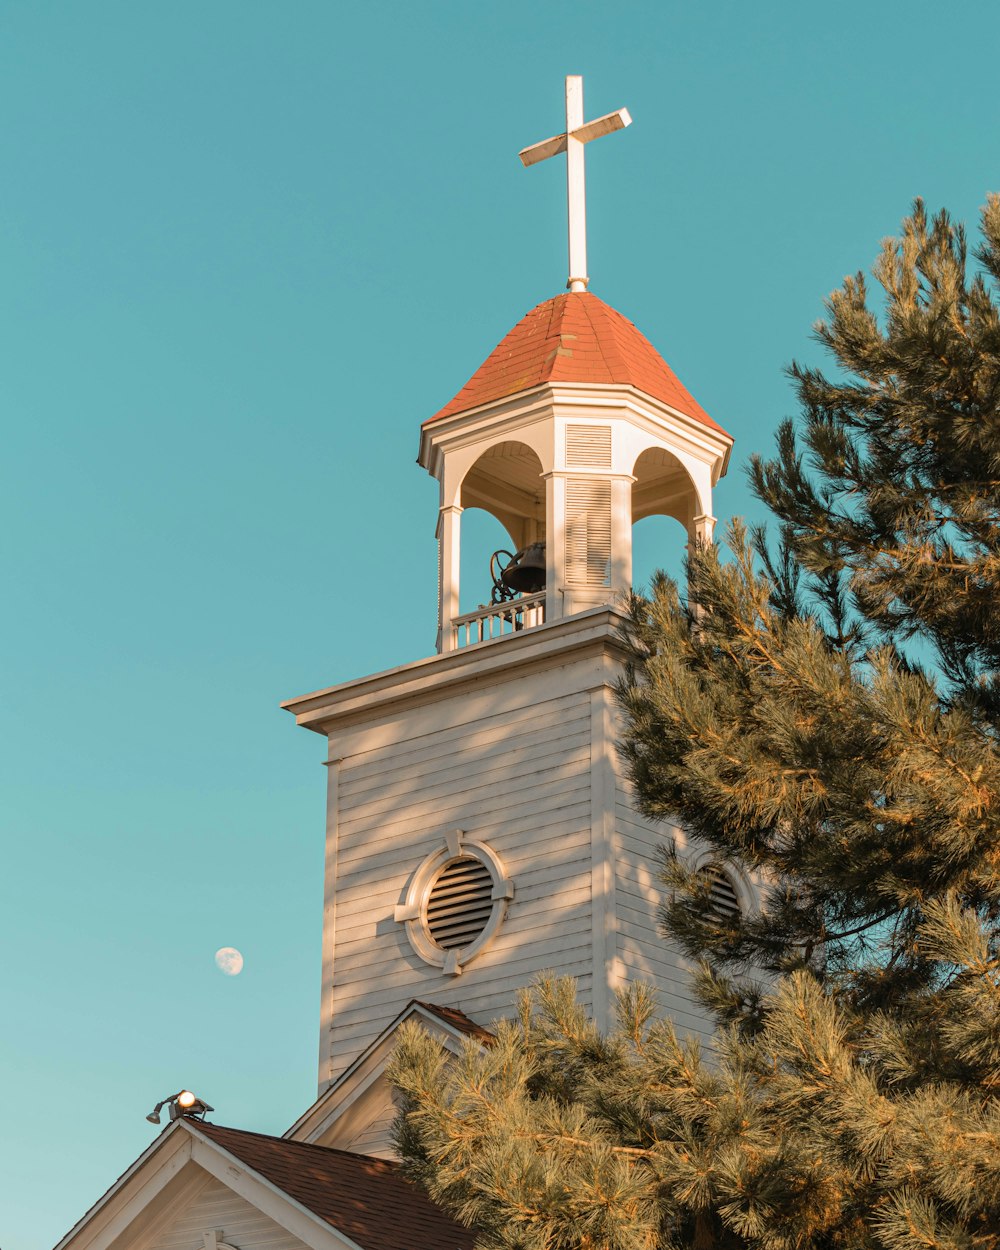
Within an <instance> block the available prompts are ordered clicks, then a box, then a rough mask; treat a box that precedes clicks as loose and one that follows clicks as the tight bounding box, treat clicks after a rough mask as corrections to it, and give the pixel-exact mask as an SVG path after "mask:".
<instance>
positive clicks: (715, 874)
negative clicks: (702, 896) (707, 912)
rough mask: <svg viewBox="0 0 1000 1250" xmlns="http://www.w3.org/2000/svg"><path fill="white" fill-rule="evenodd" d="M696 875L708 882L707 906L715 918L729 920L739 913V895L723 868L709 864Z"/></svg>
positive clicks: (740, 909)
mask: <svg viewBox="0 0 1000 1250" xmlns="http://www.w3.org/2000/svg"><path fill="white" fill-rule="evenodd" d="M698 875H699V876H700V877H702V878H704V879H706V880H707V881H708V882H709V906H710V908H711V910H712V915H713V916H714V917H715V918H716V920H731V919H732V918H733V917H735V916H738V915H739V914H740V912H741V911H742V910H743V909H742V908H741V907H740V900H739V896H738V895H737V893H736V888H735V886H734V885H733V883H732V881H731V880H730V879H729V875H728V874H727V873H726V871H725V869H723V868H719V867H718V866H717V865H716V864H709V865H708V866H707V867H705V868H702V869H701V871H700V872H699V874H698Z"/></svg>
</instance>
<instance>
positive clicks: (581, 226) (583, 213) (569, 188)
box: [519, 74, 632, 291]
mask: <svg viewBox="0 0 1000 1250" xmlns="http://www.w3.org/2000/svg"><path fill="white" fill-rule="evenodd" d="M631 123H632V118H631V117H629V115H628V109H618V111H617V112H615V113H606V114H605V115H604V116H603V117H598V118H597V120H596V121H592V122H584V120H583V79H582V78H581V77H580V76H579V75H576V74H571V75H569V77H568V78H567V79H566V133H565V134H561V135H554V136H553V137H552V138H551V139H545V140H543V141H542V142H541V143H533V144H532V145H531V147H530V148H525V149H524V151H523V152H521V153H519V155H520V157H521V163H522V164H524V165H537V164H538V162H539V161H544V160H547V159H548V158H549V157H550V156H558V155H559V153H560V152H565V153H566V207H567V211H568V214H569V281H568V282H567V283H566V285H567V287H569V289H570V290H571V291H585V290H586V289H587V283H588V282H589V281H590V279H589V278H588V276H587V192H586V186H585V183H584V171H583V145H584V144H585V143H589V142H590V141H591V139H598V138H600V136H601V135H609V134H610V133H611V132H612V130H623V129H624V128H625V127H626V126H629V125H631Z"/></svg>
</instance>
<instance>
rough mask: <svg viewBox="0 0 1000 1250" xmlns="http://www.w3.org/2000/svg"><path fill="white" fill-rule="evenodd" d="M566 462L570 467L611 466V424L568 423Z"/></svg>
mask: <svg viewBox="0 0 1000 1250" xmlns="http://www.w3.org/2000/svg"><path fill="white" fill-rule="evenodd" d="M566 464H567V466H568V467H569V468H580V469H610V468H611V426H610V425H568V426H567V427H566Z"/></svg>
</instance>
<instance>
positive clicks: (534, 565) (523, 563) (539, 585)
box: [500, 543, 545, 595]
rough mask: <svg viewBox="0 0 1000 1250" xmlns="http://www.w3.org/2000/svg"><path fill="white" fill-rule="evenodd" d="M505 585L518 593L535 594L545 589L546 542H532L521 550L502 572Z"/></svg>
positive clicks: (513, 592)
mask: <svg viewBox="0 0 1000 1250" xmlns="http://www.w3.org/2000/svg"><path fill="white" fill-rule="evenodd" d="M500 580H501V581H502V582H503V584H504V586H506V588H507V589H508V590H509V591H510V592H511V593H512V594H516V595H534V594H537V593H538V592H539V591H540V590H544V589H545V544H544V543H532V544H531V546H530V547H525V548H524V550H523V551H519V552H518V553H517V554H516V555H515V556H514V557H513V558H512V559H511V562H510V563H509V564H508V565H507V567H506V568H505V569H504V571H503V572H502V573H501V574H500Z"/></svg>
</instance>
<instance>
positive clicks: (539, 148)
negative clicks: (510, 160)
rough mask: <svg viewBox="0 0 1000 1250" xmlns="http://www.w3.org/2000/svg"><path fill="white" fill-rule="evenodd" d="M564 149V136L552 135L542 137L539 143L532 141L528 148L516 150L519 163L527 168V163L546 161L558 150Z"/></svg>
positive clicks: (557, 152)
mask: <svg viewBox="0 0 1000 1250" xmlns="http://www.w3.org/2000/svg"><path fill="white" fill-rule="evenodd" d="M565 151H566V136H565V135H553V137H552V138H551V139H543V140H542V141H541V143H533V144H532V145H531V147H530V148H524V149H523V151H521V152H518V156H519V157H520V158H521V164H522V165H524V166H525V168H527V166H529V165H537V164H538V162H539V161H547V160H548V159H549V157H550V156H558V155H559V153H560V152H565Z"/></svg>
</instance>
